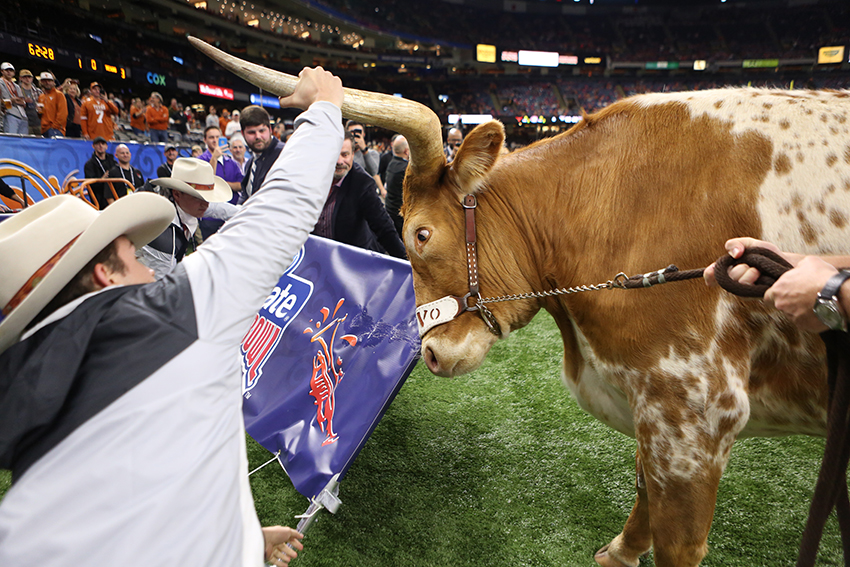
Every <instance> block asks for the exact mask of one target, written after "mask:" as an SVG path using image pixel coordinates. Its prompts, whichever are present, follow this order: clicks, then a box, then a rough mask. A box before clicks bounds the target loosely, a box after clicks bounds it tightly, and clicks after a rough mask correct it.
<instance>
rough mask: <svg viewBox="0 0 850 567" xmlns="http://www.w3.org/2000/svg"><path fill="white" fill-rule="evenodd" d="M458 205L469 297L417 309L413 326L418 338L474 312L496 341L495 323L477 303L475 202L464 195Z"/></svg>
mask: <svg viewBox="0 0 850 567" xmlns="http://www.w3.org/2000/svg"><path fill="white" fill-rule="evenodd" d="M462 204H463V209H464V211H465V212H464V215H465V221H466V230H465V233H466V270H467V279H468V281H469V293H467V294H466V295H464V296H463V297H459V296H457V295H447V296H445V297H442V298H440V299H438V300H436V301H432V302H430V303H425V304H424V305H420V306H419V307H417V308H416V322H417V323H418V325H419V336H420V337H423V336H425V333H427V332H428V331H430V330H431V329H433V328H434V327H436V326H437V325H442V324H443V323H448V322H449V321H453V320H455V319H457V318H458V317H459V316H460V315H461V314H462V313H464V312H466V311H478V313H479V314H480V315H481V318H482V319H484V323H485V324H486V325H487V328H488V329H489V330H490V332H491V333H493V334H494V335H496V336H497V337H501V336H502V330H501V328H500V327H499V322H498V321H497V320H496V317H495V316H494V315H493V313H492V312H491V311H490V310H489V309H487V307H486V306H485V305H484V304H483V303H482V302H481V293H480V291H479V288H478V244H477V237H476V230H475V208H476V207H477V206H478V201H477V200H476V199H475V195H467V196H466V197H464V198H463V203H462ZM470 298H474V299H475V303H474V304H472V305H469V299H470Z"/></svg>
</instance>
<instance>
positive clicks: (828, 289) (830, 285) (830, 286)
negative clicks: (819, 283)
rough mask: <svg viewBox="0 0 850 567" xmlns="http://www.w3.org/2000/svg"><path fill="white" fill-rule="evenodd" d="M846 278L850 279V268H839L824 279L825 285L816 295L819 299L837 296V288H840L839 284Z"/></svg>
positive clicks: (842, 283)
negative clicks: (835, 272)
mask: <svg viewBox="0 0 850 567" xmlns="http://www.w3.org/2000/svg"><path fill="white" fill-rule="evenodd" d="M848 279H850V270H840V271H839V272H838V273H837V274H835V275H834V276H832V277H831V278H829V279H828V280H827V281H826V285H824V286H823V289H822V290H820V293H819V294H818V297H820V298H821V299H832V298H833V297H836V296H838V290H839V289H841V286H842V285H844V282H845V281H847V280H848Z"/></svg>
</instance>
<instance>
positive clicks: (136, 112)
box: [130, 97, 148, 136]
mask: <svg viewBox="0 0 850 567" xmlns="http://www.w3.org/2000/svg"><path fill="white" fill-rule="evenodd" d="M145 110H147V108H146V107H145V105H144V103H143V102H142V99H141V98H140V97H136V98H134V99H133V103H132V104H131V105H130V127H131V128H132V129H133V132H134V133H136V134H138V135H139V136H144V135H145V130H147V129H148V123H147V120H146V119H145Z"/></svg>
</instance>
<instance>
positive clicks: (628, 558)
mask: <svg viewBox="0 0 850 567" xmlns="http://www.w3.org/2000/svg"><path fill="white" fill-rule="evenodd" d="M635 489H636V491H637V500H636V501H635V506H634V508H632V513H631V514H629V519H628V520H626V525H625V527H624V528H623V531H622V532H621V533H620V535H618V536H617V537H615V538H614V539H613V540H612V541H611V543H609V544H608V545H606V546H605V547H603V548H602V549H600V550H599V551H597V552H596V556H595V557H594V559H595V560H596V562H597V563H598V564H599V565H601V566H602V567H637V565H638V563H639V562H640V557H641V555H643V554H645V553H647V552H648V551H649V549H650V547H652V532H651V531H650V529H649V502H648V498H647V494H646V478H645V477H644V474H643V467H642V466H641V462H640V453H638V454H637V455H635Z"/></svg>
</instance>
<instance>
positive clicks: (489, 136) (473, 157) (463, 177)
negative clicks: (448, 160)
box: [449, 120, 505, 194]
mask: <svg viewBox="0 0 850 567" xmlns="http://www.w3.org/2000/svg"><path fill="white" fill-rule="evenodd" d="M504 143H505V127H504V126H502V123H501V122H499V121H497V120H491V121H490V122H486V123H484V124H482V125H481V126H478V127H477V128H475V129H474V130H473V131H472V132H470V133H469V135H468V136H467V137H466V139H464V141H463V144H462V145H461V146H460V149H459V150H458V152H457V156H456V157H455V159H454V161H453V162H452V164H451V166H450V169H449V175H450V176H451V177H452V178H453V180H454V181H455V183H457V185H458V187H459V189H460V192H461V194H467V193H475V192H476V191H478V189H479V188H480V186H481V184H482V183H483V182H484V179H486V177H487V173H488V172H489V171H490V168H491V167H493V164H494V163H496V160H497V159H498V158H499V154H500V153H501V152H502V146H503V145H504Z"/></svg>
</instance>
